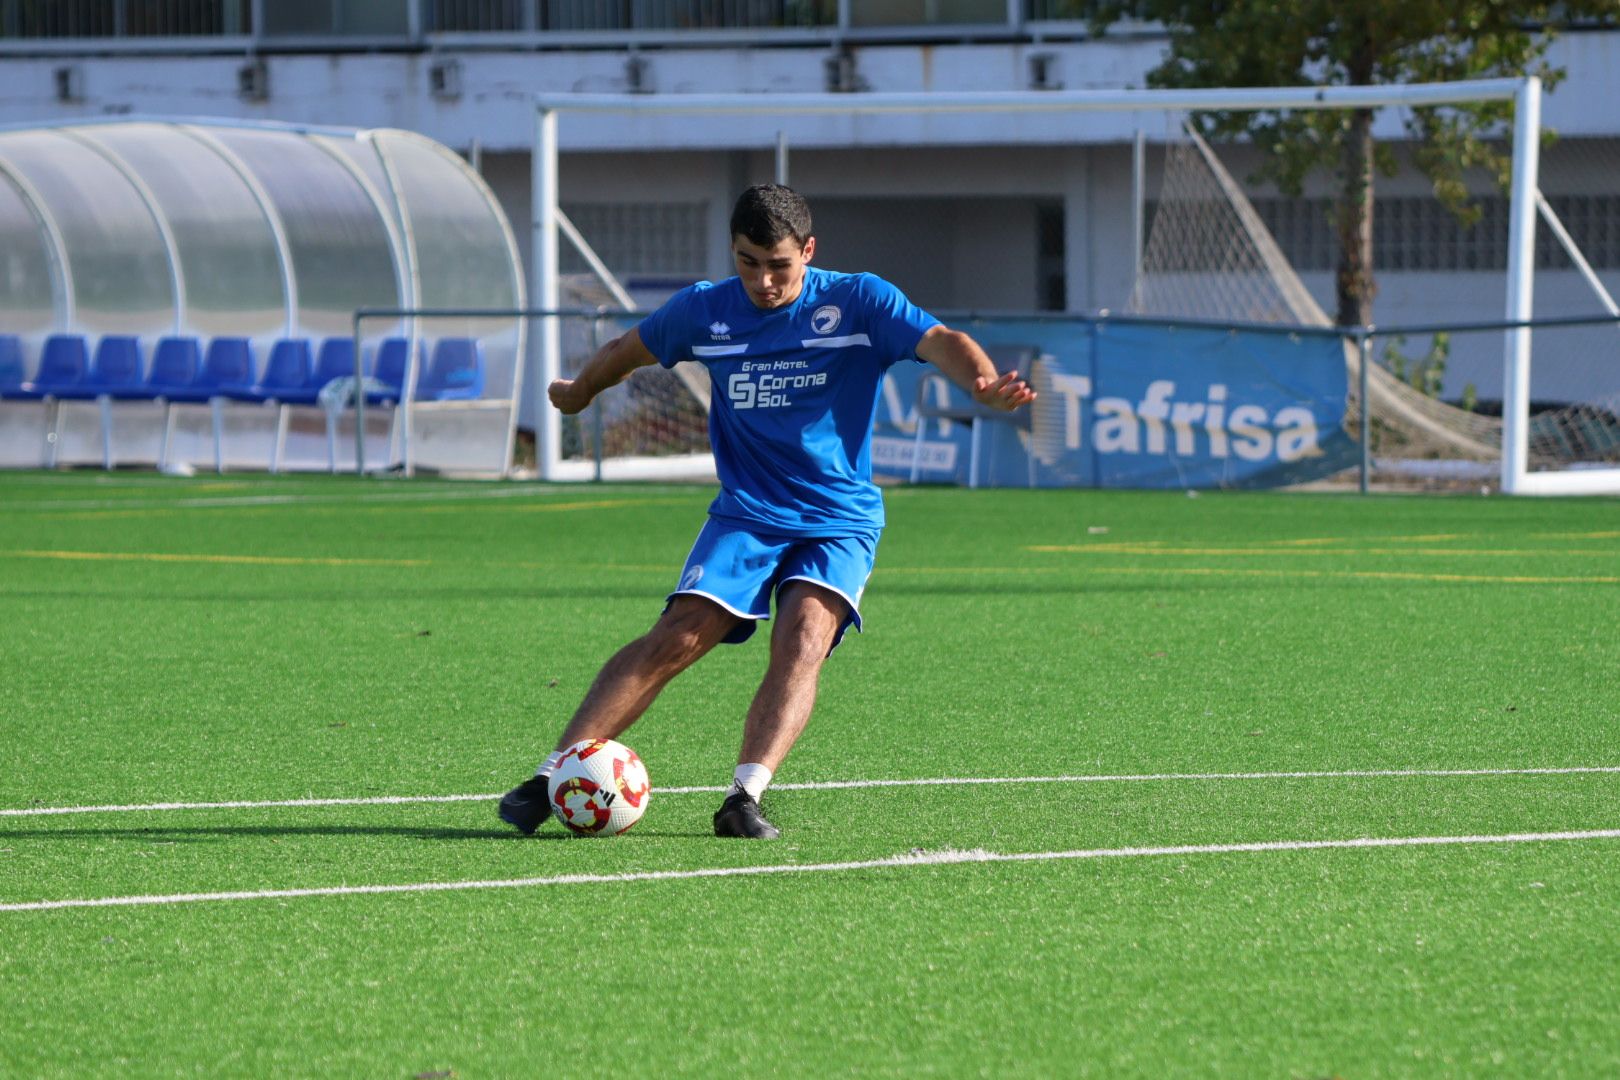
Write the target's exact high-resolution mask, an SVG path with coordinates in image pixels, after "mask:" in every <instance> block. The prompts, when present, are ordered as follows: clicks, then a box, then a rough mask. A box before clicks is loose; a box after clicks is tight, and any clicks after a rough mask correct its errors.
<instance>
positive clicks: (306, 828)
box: [0, 825, 714, 843]
mask: <svg viewBox="0 0 1620 1080" xmlns="http://www.w3.org/2000/svg"><path fill="white" fill-rule="evenodd" d="M636 832H637V834H638V835H640V836H660V837H693V836H712V835H714V834H713V833H710V832H678V831H675V830H670V829H637V830H636ZM236 836H264V837H269V838H271V839H274V838H276V837H278V836H402V837H407V838H410V839H414V840H529V841H532V840H573V839H576V837H575V836H574V835H573V834H572V833H568V832H561V831H551V830H547V831H546V832H540V833H535V834H534V835H533V836H525V835H523V834H522V833H520V832H517V831H516V830H513V829H501V828H491V829H456V828H421V827H414V828H413V827H411V826H407V825H207V826H187V827H184V828H155V829H154V828H147V829H0V838H3V839H7V840H85V839H97V840H148V841H156V842H165V841H167V842H170V843H196V842H198V841H206V840H212V839H224V838H227V837H236Z"/></svg>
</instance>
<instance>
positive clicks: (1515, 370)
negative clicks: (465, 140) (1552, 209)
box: [530, 75, 1620, 494]
mask: <svg viewBox="0 0 1620 1080" xmlns="http://www.w3.org/2000/svg"><path fill="white" fill-rule="evenodd" d="M533 100H534V107H535V132H534V161H533V192H532V194H533V206H534V223H533V228H534V241H535V242H534V245H533V260H534V266H533V273H532V274H531V276H530V282H531V288H532V289H533V294H532V296H531V305H532V306H533V307H535V308H540V309H548V310H556V309H557V308H558V307H559V300H560V296H561V278H560V272H559V268H558V256H559V230H560V228H561V227H562V226H561V221H560V216H559V213H558V174H557V156H558V151H559V136H558V118H559V116H560V115H561V114H564V113H595V114H601V113H620V114H626V115H632V116H637V115H639V116H667V117H682V116H701V115H705V114H710V115H713V114H731V115H737V114H760V115H768V116H771V117H773V118H775V117H782V116H808V115H847V116H861V115H875V114H932V115H938V114H982V113H1048V114H1050V113H1087V112H1133V111H1170V110H1180V111H1194V112H1196V111H1214V110H1239V111H1266V110H1283V109H1288V110H1295V109H1356V108H1378V107H1383V106H1407V107H1432V106H1443V105H1459V104H1464V103H1469V102H1480V101H1508V100H1511V101H1513V102H1514V106H1515V108H1514V120H1513V147H1512V190H1511V192H1510V195H1509V198H1510V203H1509V225H1508V266H1507V277H1508V281H1507V295H1506V298H1505V303H1504V310H1503V319H1504V322H1506V323H1510V324H1515V326H1514V328H1513V329H1508V330H1506V331H1504V339H1505V340H1504V347H1503V353H1504V356H1503V371H1504V382H1503V431H1502V462H1501V470H1502V472H1501V476H1502V490H1503V491H1504V492H1506V493H1508V494H1544V493H1545V494H1552V493H1564V492H1566V491H1567V492H1570V493H1574V492H1587V491H1595V490H1620V469H1597V470H1589V471H1585V472H1581V473H1558V474H1547V473H1535V474H1531V473H1530V472H1529V471H1528V467H1529V407H1530V330H1529V329H1528V326H1526V325H1522V324H1528V323H1529V321H1530V319H1531V316H1532V301H1533V274H1534V270H1535V259H1534V245H1535V229H1536V215H1537V199H1536V196H1537V193H1538V186H1537V185H1538V174H1539V168H1540V161H1539V146H1540V131H1541V80H1540V79H1539V78H1537V77H1536V76H1533V75H1530V76H1524V77H1521V78H1501V79H1472V80H1465V81H1460V82H1449V83H1421V84H1413V85H1379V86H1326V87H1316V86H1303V87H1261V88H1215V89H1164V90H1159V89H1145V90H1033V91H990V92H982V93H964V92H942V93H869V92H857V93H821V94H770V93H735V94H566V93H542V94H538V95H536V96H535V98H534V99H533ZM537 337H538V341H537V348H538V366H539V378H537V379H535V380H533V382H532V383H531V386H532V387H533V393H534V394H535V423H536V447H537V458H538V463H539V466H540V474H541V476H542V477H543V478H548V479H549V478H552V477H560V476H561V475H562V474H563V471H564V470H562V469H561V467H560V466H561V434H560V433H561V427H560V424H559V423H558V422H557V418H556V417H555V416H554V415H551V414H550V410H549V409H546V408H545V407H544V404H545V403H544V397H543V395H544V388H545V387H546V386H547V385H548V384H549V383H550V382H551V380H552V379H554V378H556V377H557V376H558V373H559V372H560V370H561V343H560V333H559V328H558V325H557V320H555V319H550V318H548V319H546V320H544V321H543V325H542V327H541V332H540V334H539V335H537Z"/></svg>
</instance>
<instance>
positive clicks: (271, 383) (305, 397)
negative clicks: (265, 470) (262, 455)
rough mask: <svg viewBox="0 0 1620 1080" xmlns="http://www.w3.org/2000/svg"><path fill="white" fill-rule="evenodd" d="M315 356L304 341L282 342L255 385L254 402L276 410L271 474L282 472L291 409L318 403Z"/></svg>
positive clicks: (288, 339)
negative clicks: (271, 406)
mask: <svg viewBox="0 0 1620 1080" xmlns="http://www.w3.org/2000/svg"><path fill="white" fill-rule="evenodd" d="M314 367H315V362H314V354H313V352H312V351H311V350H310V347H309V341H308V340H307V339H305V338H283V339H281V340H280V341H278V342H276V343H275V344H274V345H272V346H271V347H270V359H269V360H267V361H265V365H264V375H263V376H262V377H261V378H260V379H259V381H258V382H257V383H255V384H254V385H253V388H252V394H251V398H252V400H256V401H262V402H264V403H265V404H267V405H274V406H276V409H277V412H276V433H275V437H274V440H273V441H272V443H271V444H270V471H271V472H273V473H275V472H280V471H281V452H282V449H283V448H284V447H285V446H286V445H287V423H288V419H289V415H290V414H289V412H288V408H289V407H290V406H293V405H309V404H313V403H314V401H315V393H316V390H317V387H316V386H315V385H314Z"/></svg>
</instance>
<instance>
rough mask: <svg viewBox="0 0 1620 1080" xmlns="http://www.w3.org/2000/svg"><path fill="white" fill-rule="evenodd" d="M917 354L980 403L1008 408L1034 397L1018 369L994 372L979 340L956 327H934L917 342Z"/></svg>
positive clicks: (1005, 410) (991, 363)
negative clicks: (953, 328)
mask: <svg viewBox="0 0 1620 1080" xmlns="http://www.w3.org/2000/svg"><path fill="white" fill-rule="evenodd" d="M917 355H918V356H919V357H921V358H922V359H924V360H926V361H928V362H929V363H930V364H933V365H934V366H935V367H937V368H939V370H941V371H943V372H944V373H945V375H946V377H947V378H949V379H950V380H951V381H952V382H954V383H955V384H956V385H957V386H960V387H961V388H962V389H964V390H966V391H967V392H968V393H970V394H972V395H973V400H974V401H977V402H978V403H979V404H980V405H984V406H987V407H989V408H992V409H1000V410H1002V411H1003V412H1011V411H1012V410H1014V409H1016V408H1018V407H1019V406H1021V405H1028V404H1029V403H1030V402H1031V401H1034V400H1035V390H1034V388H1033V387H1031V386H1030V385H1029V383H1027V382H1025V381H1024V379H1023V378H1022V377H1021V376H1020V375H1019V374H1018V372H1016V371H1009V372H1006V373H1001V372H997V371H996V365H995V363H994V361H992V360H991V359H990V357H989V355H988V354H986V353H985V351H984V350H983V349H982V348H980V347H979V343H978V342H977V341H974V340H973V339H972V338H971V337H969V336H968V335H966V334H964V333H962V332H961V331H960V330H952V329H951V328H950V327H948V326H944V325H940V326H936V327H934V328H933V329H932V330H930V331H928V333H926V334H924V335H923V336H922V340H921V341H919V342H918V343H917Z"/></svg>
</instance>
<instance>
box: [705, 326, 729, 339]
mask: <svg viewBox="0 0 1620 1080" xmlns="http://www.w3.org/2000/svg"><path fill="white" fill-rule="evenodd" d="M709 336H710V337H711V338H713V339H714V340H716V341H730V340H731V327H729V326H727V325H726V324H725V323H723V322H712V323H710V324H709Z"/></svg>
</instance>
